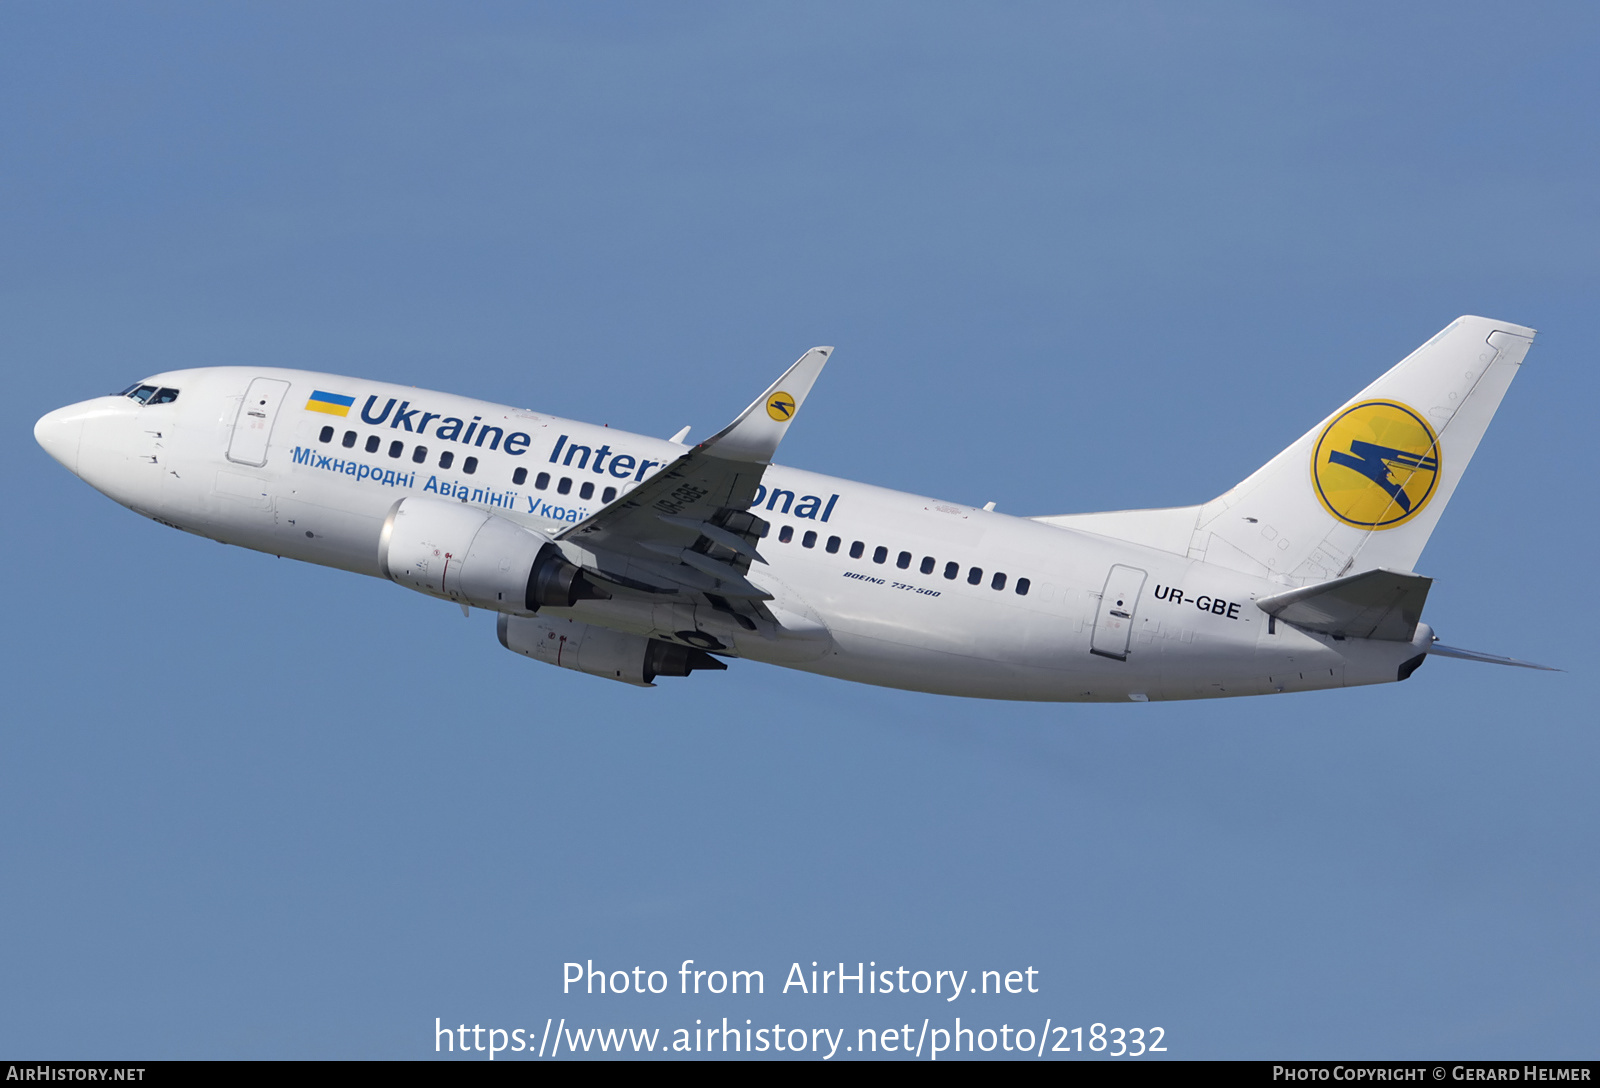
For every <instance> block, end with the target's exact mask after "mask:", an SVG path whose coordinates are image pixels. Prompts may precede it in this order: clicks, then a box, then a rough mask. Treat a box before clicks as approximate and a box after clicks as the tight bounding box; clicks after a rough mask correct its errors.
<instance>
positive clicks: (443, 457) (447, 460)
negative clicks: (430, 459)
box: [439, 450, 456, 468]
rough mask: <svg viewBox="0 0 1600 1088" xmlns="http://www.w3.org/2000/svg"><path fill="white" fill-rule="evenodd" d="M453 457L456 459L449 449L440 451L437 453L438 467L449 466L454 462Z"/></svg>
mask: <svg viewBox="0 0 1600 1088" xmlns="http://www.w3.org/2000/svg"><path fill="white" fill-rule="evenodd" d="M455 459H456V455H455V454H453V453H451V452H450V451H449V450H445V451H444V452H443V453H441V454H440V455H439V467H440V468H449V467H450V466H451V465H452V464H454V463H455Z"/></svg>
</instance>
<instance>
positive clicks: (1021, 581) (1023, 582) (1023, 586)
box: [1017, 578, 1032, 597]
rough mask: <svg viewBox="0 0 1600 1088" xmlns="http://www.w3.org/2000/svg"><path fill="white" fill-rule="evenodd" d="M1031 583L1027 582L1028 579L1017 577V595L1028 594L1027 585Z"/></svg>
mask: <svg viewBox="0 0 1600 1088" xmlns="http://www.w3.org/2000/svg"><path fill="white" fill-rule="evenodd" d="M1031 584H1032V583H1031V582H1029V581H1028V579H1026V578H1018V579H1017V596H1018V597H1026V596H1027V595H1028V587H1029V586H1030V585H1031Z"/></svg>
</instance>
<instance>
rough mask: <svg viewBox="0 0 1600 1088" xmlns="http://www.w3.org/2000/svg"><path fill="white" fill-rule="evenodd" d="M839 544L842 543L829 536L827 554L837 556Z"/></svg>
mask: <svg viewBox="0 0 1600 1088" xmlns="http://www.w3.org/2000/svg"><path fill="white" fill-rule="evenodd" d="M841 543H843V541H841V540H840V539H839V538H838V537H836V536H830V537H829V538H828V554H829V555H837V554H839V545H840V544H841Z"/></svg>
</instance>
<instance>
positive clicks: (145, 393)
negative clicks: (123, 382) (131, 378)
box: [117, 385, 178, 405]
mask: <svg viewBox="0 0 1600 1088" xmlns="http://www.w3.org/2000/svg"><path fill="white" fill-rule="evenodd" d="M117 396H119V397H132V398H133V399H134V400H136V401H138V402H139V403H140V404H146V405H148V404H171V403H172V402H173V401H175V400H177V399H178V391H177V390H176V389H158V388H156V387H155V386H153V385H130V386H128V388H126V389H124V390H123V391H122V392H120V393H118V394H117Z"/></svg>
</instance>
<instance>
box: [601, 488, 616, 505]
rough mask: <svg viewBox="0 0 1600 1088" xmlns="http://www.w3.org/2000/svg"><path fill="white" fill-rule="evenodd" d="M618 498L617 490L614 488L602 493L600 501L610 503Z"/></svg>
mask: <svg viewBox="0 0 1600 1088" xmlns="http://www.w3.org/2000/svg"><path fill="white" fill-rule="evenodd" d="M616 497H617V489H616V488H614V487H608V488H606V489H605V490H604V491H602V492H600V501H601V502H610V501H611V500H612V499H614V498H616Z"/></svg>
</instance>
